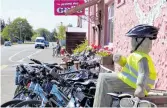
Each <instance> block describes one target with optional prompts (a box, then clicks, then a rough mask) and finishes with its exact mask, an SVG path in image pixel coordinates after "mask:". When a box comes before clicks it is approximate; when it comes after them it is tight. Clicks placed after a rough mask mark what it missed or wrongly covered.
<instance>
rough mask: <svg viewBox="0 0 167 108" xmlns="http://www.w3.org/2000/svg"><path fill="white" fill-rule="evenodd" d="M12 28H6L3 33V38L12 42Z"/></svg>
mask: <svg viewBox="0 0 167 108" xmlns="http://www.w3.org/2000/svg"><path fill="white" fill-rule="evenodd" d="M10 35H11V34H10V26H6V27H5V28H4V29H3V31H2V38H3V39H4V40H10Z"/></svg>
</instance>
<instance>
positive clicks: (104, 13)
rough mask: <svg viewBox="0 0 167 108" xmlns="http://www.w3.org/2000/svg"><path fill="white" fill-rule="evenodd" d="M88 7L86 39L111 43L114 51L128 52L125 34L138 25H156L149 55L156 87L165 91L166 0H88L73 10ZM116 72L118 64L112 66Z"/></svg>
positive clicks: (102, 43) (166, 78) (166, 83)
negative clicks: (155, 35)
mask: <svg viewBox="0 0 167 108" xmlns="http://www.w3.org/2000/svg"><path fill="white" fill-rule="evenodd" d="M83 8H89V12H88V13H89V15H88V16H89V18H88V21H89V25H88V40H89V43H90V44H91V43H94V44H100V45H101V46H104V45H108V44H109V43H113V44H114V47H115V49H114V53H117V52H118V53H120V54H122V55H125V56H126V55H128V54H129V53H130V49H131V44H130V38H128V37H126V36H125V33H126V32H127V31H128V30H129V29H130V28H132V27H134V26H135V25H137V24H150V25H154V26H156V27H158V28H159V29H160V30H159V34H158V39H157V40H155V41H153V44H152V45H153V47H152V51H151V52H150V55H151V57H152V58H153V61H154V63H155V66H156V70H157V74H158V79H157V81H156V84H155V88H156V89H161V90H167V1H166V0H89V1H88V2H87V3H85V4H84V5H82V6H78V7H77V8H75V9H76V10H79V9H83ZM115 71H119V67H118V66H117V65H116V66H115Z"/></svg>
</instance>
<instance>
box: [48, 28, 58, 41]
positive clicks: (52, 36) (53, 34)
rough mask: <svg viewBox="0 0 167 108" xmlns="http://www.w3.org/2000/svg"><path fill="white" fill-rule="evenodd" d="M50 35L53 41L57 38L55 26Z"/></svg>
mask: <svg viewBox="0 0 167 108" xmlns="http://www.w3.org/2000/svg"><path fill="white" fill-rule="evenodd" d="M50 37H51V41H52V42H54V41H56V40H57V30H56V29H55V28H54V29H53V30H52V32H51V35H50Z"/></svg>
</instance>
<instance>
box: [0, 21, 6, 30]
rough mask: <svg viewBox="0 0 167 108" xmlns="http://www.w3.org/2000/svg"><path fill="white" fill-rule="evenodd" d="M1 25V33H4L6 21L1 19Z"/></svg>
mask: <svg viewBox="0 0 167 108" xmlns="http://www.w3.org/2000/svg"><path fill="white" fill-rule="evenodd" d="M0 25H1V32H2V31H3V29H4V28H5V26H6V24H5V21H4V20H3V19H0Z"/></svg>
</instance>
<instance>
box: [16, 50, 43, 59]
mask: <svg viewBox="0 0 167 108" xmlns="http://www.w3.org/2000/svg"><path fill="white" fill-rule="evenodd" d="M41 51H42V50H38V51H36V52H34V53H32V54H30V55H28V56H27V57H28V58H31V57H32V56H33V55H35V54H38V53H39V52H41ZM24 59H26V57H24V58H22V59H21V60H18V61H17V62H23V61H24Z"/></svg>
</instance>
